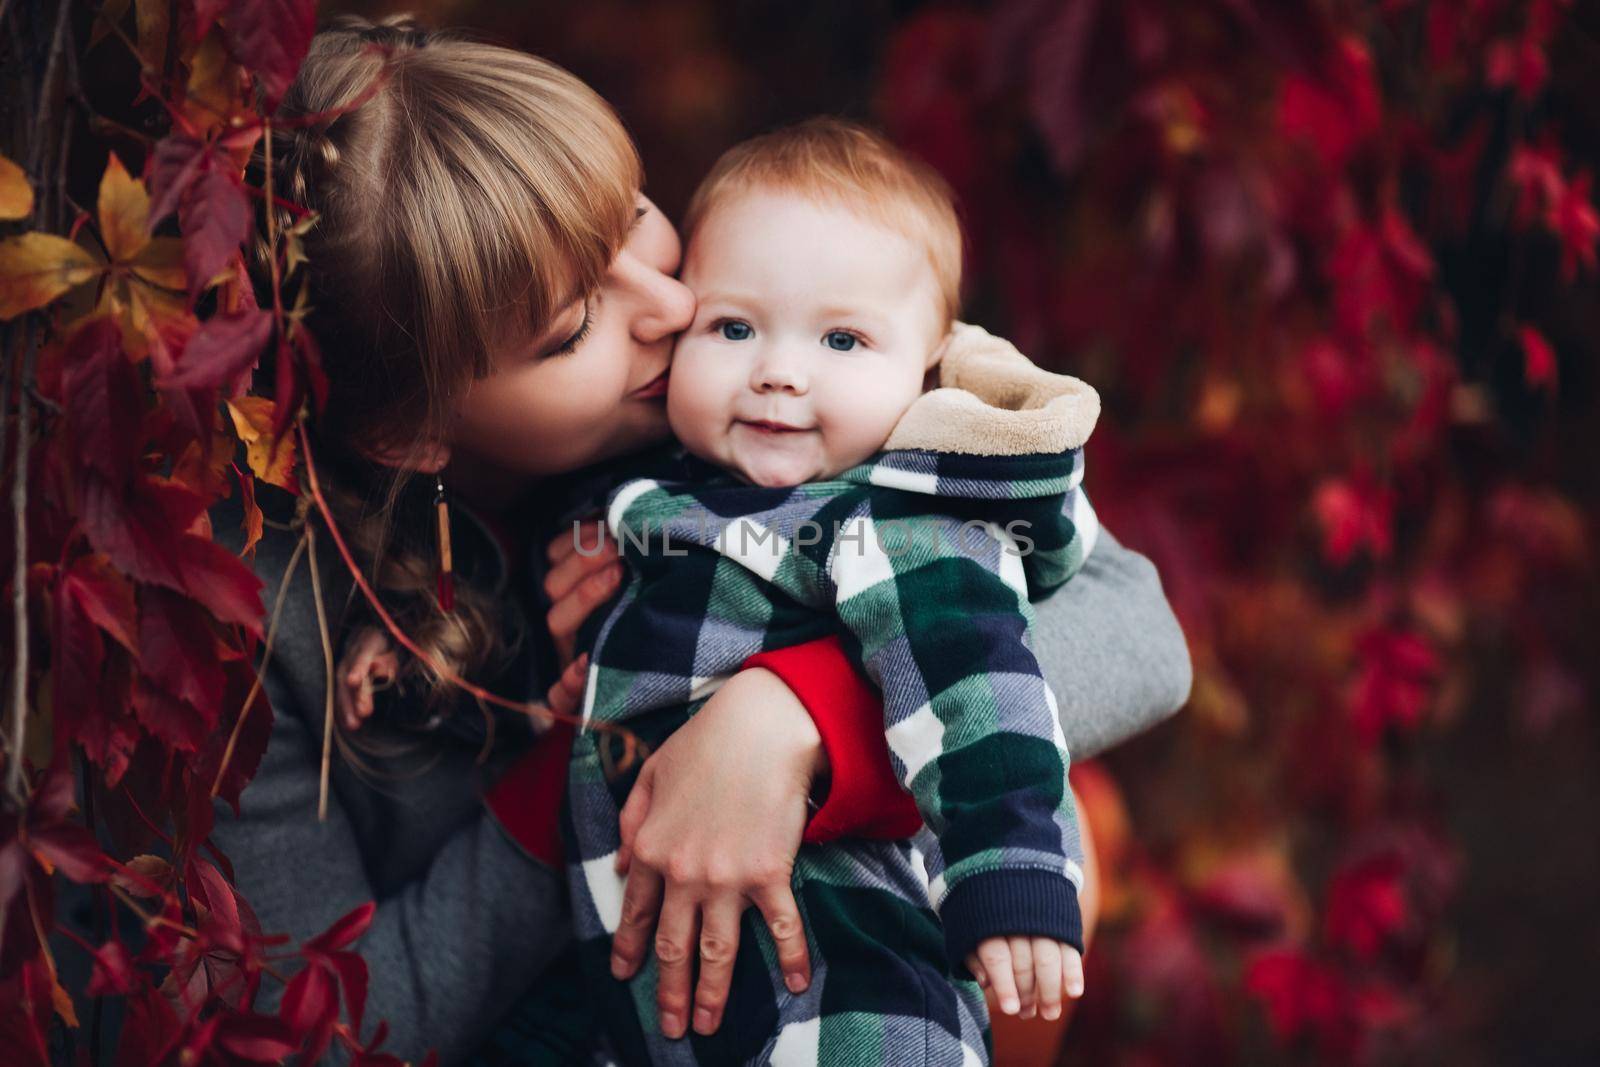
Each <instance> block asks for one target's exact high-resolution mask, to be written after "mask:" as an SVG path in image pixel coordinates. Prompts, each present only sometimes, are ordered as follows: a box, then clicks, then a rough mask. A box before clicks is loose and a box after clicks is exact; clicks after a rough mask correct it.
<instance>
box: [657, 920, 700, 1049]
mask: <svg viewBox="0 0 1600 1067" xmlns="http://www.w3.org/2000/svg"><path fill="white" fill-rule="evenodd" d="M699 935H700V902H699V901H697V900H695V899H694V898H693V897H691V896H690V895H689V894H687V893H683V892H678V893H668V894H667V897H666V900H665V902H664V903H663V904H662V905H661V917H660V918H659V919H657V920H656V942H655V944H656V970H657V974H656V1010H657V1011H659V1012H660V1013H661V1033H662V1034H663V1035H665V1036H667V1037H682V1036H683V1035H684V1033H685V1032H686V1030H687V1027H688V1020H689V989H690V982H691V981H692V979H693V969H694V958H695V955H696V953H697V950H698V948H699V940H700V937H699Z"/></svg>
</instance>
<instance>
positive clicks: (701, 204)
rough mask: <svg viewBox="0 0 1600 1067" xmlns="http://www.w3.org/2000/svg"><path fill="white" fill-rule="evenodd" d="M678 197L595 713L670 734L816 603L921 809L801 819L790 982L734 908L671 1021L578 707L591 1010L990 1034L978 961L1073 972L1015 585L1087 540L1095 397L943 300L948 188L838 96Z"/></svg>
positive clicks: (913, 1054) (946, 1047) (1016, 969)
mask: <svg viewBox="0 0 1600 1067" xmlns="http://www.w3.org/2000/svg"><path fill="white" fill-rule="evenodd" d="M685 223H686V225H685V230H686V241H687V247H686V252H685V258H684V268H683V275H682V277H683V281H684V282H685V283H686V284H687V285H688V286H689V287H690V288H691V289H692V290H693V291H694V293H695V296H696V298H697V300H698V311H697V313H696V315H695V319H694V322H693V323H692V324H691V325H690V327H689V328H688V329H687V330H686V331H685V333H684V334H683V336H682V337H681V338H680V339H679V341H678V345H677V348H676V351H675V353H674V357H673V362H672V368H671V375H670V379H669V392H668V398H667V411H668V416H669V419H670V422H671V425H672V429H673V431H674V433H675V434H676V436H677V438H678V440H679V441H680V442H681V444H682V446H683V451H682V452H681V453H675V454H674V455H673V456H672V463H671V465H670V466H669V468H667V471H666V476H663V477H658V478H654V479H634V480H632V481H629V482H626V483H624V484H622V485H621V486H619V487H618V488H616V489H615V490H613V491H612V492H611V493H610V494H609V496H608V499H607V508H606V512H607V523H608V527H609V529H610V531H611V533H612V535H613V536H615V537H616V538H617V540H618V543H619V547H620V549H621V550H622V554H623V556H624V558H626V559H627V561H628V563H629V570H630V572H631V576H630V580H629V581H628V583H627V584H626V585H625V587H624V588H623V590H622V592H621V594H620V597H619V599H618V601H617V602H616V604H615V606H614V607H613V608H612V610H611V611H610V613H609V615H607V616H605V617H604V619H603V621H600V620H598V619H597V620H596V621H597V622H598V627H597V629H596V628H594V627H591V629H590V630H589V632H588V633H589V635H592V645H593V647H592V649H591V652H590V658H589V668H588V677H587V684H586V686H585V689H584V693H583V697H582V705H581V708H582V714H583V717H584V719H585V720H586V721H594V720H600V721H609V722H623V723H626V724H627V725H628V727H629V728H630V729H632V730H633V731H634V732H636V733H638V734H639V735H640V736H642V737H644V738H645V739H646V740H647V741H651V742H652V743H659V740H660V739H661V738H662V737H664V736H666V735H668V734H670V733H671V732H672V730H673V729H675V728H676V727H677V726H679V725H681V724H682V723H683V722H685V721H686V720H687V719H688V717H689V716H690V715H692V714H693V713H694V712H695V711H696V710H697V709H698V708H699V706H700V705H701V704H703V703H704V701H705V700H706V698H707V697H709V695H710V694H711V693H712V692H714V691H715V689H716V688H717V687H718V686H719V685H720V684H721V683H722V682H723V681H725V680H726V679H727V678H728V677H731V676H732V675H733V674H734V673H735V672H736V671H737V670H738V669H739V668H740V666H741V664H742V663H743V661H744V660H745V659H746V658H747V657H749V656H751V655H753V654H755V653H757V652H760V651H762V650H764V649H771V648H781V647H786V646H789V645H794V644H799V643H802V642H805V641H809V640H811V639H813V638H816V637H820V636H823V635H825V634H828V633H838V634H840V635H841V637H842V639H843V644H844V647H845V649H846V651H847V653H849V654H850V655H852V656H853V657H854V658H855V659H856V661H857V662H858V663H859V664H860V666H861V667H862V669H863V670H864V671H865V672H866V673H867V675H868V676H869V677H870V678H871V679H872V680H873V681H874V682H875V683H876V684H877V685H878V686H879V688H880V689H881V690H882V692H883V701H884V722H885V727H886V736H887V739H888V743H889V750H890V752H891V754H892V759H893V763H894V769H895V771H896V773H897V774H898V775H899V777H900V778H901V781H902V782H903V783H904V785H905V786H906V788H907V789H908V790H909V791H910V792H911V794H912V795H913V798H914V799H915V801H916V803H917V807H918V809H919V810H920V812H921V813H922V816H923V820H924V822H925V827H924V829H923V830H922V831H921V832H920V833H919V834H918V835H917V836H916V837H915V838H914V839H913V840H911V841H901V842H884V841H861V840H849V841H839V842H834V843H831V844H828V845H807V846H805V847H803V848H802V850H801V852H800V854H799V855H798V856H797V857H796V861H795V874H794V889H795V895H796V897H797V899H798V900H799V902H800V906H801V910H802V912H803V914H804V915H805V917H806V920H807V930H808V934H809V936H810V938H811V951H812V961H813V968H814V975H815V978H814V980H813V982H812V984H811V986H810V987H809V988H808V989H806V990H805V991H804V992H802V993H799V994H794V993H791V992H790V991H789V990H788V989H787V988H786V987H785V985H784V982H783V977H782V975H781V973H780V972H779V971H778V969H777V968H776V966H775V962H776V961H775V959H774V956H773V951H772V944H771V941H770V938H769V937H768V936H767V935H766V932H765V930H764V929H757V928H756V927H759V924H754V925H753V926H752V925H747V926H746V927H745V929H746V931H747V934H748V936H746V937H745V938H744V939H743V942H742V944H741V947H740V950H739V953H740V959H739V961H738V962H737V963H736V965H735V968H734V984H733V988H732V989H731V990H730V998H729V1002H728V1011H727V1013H726V1016H725V1018H726V1022H725V1023H724V1027H723V1030H722V1032H720V1033H718V1034H717V1035H714V1037H706V1036H702V1035H698V1034H692V1035H690V1037H689V1039H688V1040H678V1041H674V1040H668V1039H667V1038H665V1037H664V1036H663V1035H662V1034H661V1033H659V1031H657V1030H656V1029H655V1003H654V996H655V994H654V981H653V968H648V967H647V971H646V973H645V974H643V975H641V976H640V977H638V978H636V979H635V980H633V981H631V982H628V983H621V982H617V981H615V980H613V979H612V978H611V977H610V975H609V971H608V968H607V960H608V958H609V954H610V952H609V949H610V939H611V935H612V934H613V933H614V932H615V930H616V928H617V925H618V919H619V911H620V904H621V896H622V892H621V883H620V880H619V879H618V876H617V875H616V873H615V871H614V867H613V860H614V857H615V853H616V850H617V848H618V845H619V834H618V826H617V819H618V812H619V810H620V808H621V805H622V803H623V802H624V801H625V800H626V797H627V792H628V789H629V788H630V786H631V781H632V778H631V776H624V777H620V778H619V777H617V776H615V775H609V774H607V773H606V766H607V764H608V763H609V759H608V758H607V757H608V753H606V752H605V751H604V750H605V749H606V747H607V746H608V745H609V744H610V743H611V741H610V735H608V734H606V733H604V732H601V731H593V730H588V731H583V732H581V733H580V734H579V736H578V738H577V741H576V743H575V745H574V751H573V757H572V764H571V768H570V774H569V784H568V790H569V794H568V800H569V803H568V806H567V814H566V818H565V822H566V825H565V827H564V830H565V836H566V839H567V848H568V865H569V871H570V875H571V877H570V884H571V888H572V894H573V903H574V909H573V910H574V921H575V923H576V927H577V932H578V936H579V938H580V941H581V942H582V956H583V958H584V960H585V965H586V969H587V970H588V971H589V973H590V975H591V977H593V978H594V980H595V982H596V984H597V989H598V990H599V992H600V996H601V997H602V998H603V1002H602V1005H601V1010H602V1017H604V1018H606V1019H607V1020H608V1023H609V1024H610V1028H611V1036H612V1037H613V1039H614V1040H616V1041H617V1043H618V1045H619V1051H620V1052H622V1053H623V1055H624V1057H625V1058H626V1059H628V1060H629V1061H630V1062H631V1061H633V1060H640V1061H643V1060H647V1059H648V1060H649V1061H651V1062H663V1063H686V1064H690V1063H703V1062H711V1061H717V1062H720V1061H722V1060H723V1059H729V1060H732V1061H735V1062H739V1061H751V1062H768V1061H771V1062H784V1063H788V1062H806V1063H844V1062H869V1061H870V1062H881V1063H907V1064H911V1063H917V1064H921V1063H951V1064H966V1063H982V1062H987V1060H988V1050H989V1038H988V1026H987V1013H986V1008H985V1005H984V1001H983V995H982V992H981V990H980V988H979V985H978V983H977V982H974V981H973V980H971V978H972V977H976V978H978V979H979V980H980V981H982V982H984V983H986V984H987V985H989V986H990V987H992V988H994V989H995V990H996V992H997V993H998V994H999V995H1000V997H1001V1001H1002V1005H1003V1007H1005V1008H1006V1010H1008V1011H1015V1010H1017V1008H1016V1001H1017V997H1016V993H1015V991H1016V990H1017V989H1018V988H1019V987H1021V988H1028V987H1030V986H1031V987H1032V988H1033V989H1034V991H1035V994H1034V995H1035V997H1037V999H1038V1000H1039V1001H1041V1002H1045V1003H1059V1001H1060V1000H1061V997H1062V994H1063V993H1065V995H1067V996H1077V995H1079V994H1080V993H1081V991H1082V985H1083V977H1082V961H1081V957H1080V952H1081V950H1082V933H1081V921H1080V918H1079V911H1078V903H1077V890H1078V887H1079V886H1080V885H1081V883H1082V872H1081V868H1080V866H1079V864H1080V861H1081V856H1080V852H1079V844H1078V834H1077V826H1076V816H1075V812H1074V810H1073V802H1072V794H1071V792H1070V791H1069V790H1068V789H1067V786H1066V772H1067V764H1068V758H1067V752H1066V748H1065V742H1064V739H1063V737H1062V735H1061V731H1060V727H1059V724H1058V721H1057V708H1056V702H1055V698H1054V696H1053V695H1052V694H1051V691H1050V689H1049V686H1048V685H1047V684H1046V683H1045V681H1044V678H1043V676H1042V674H1041V672H1040V669H1039V665H1038V663H1037V662H1036V660H1035V658H1034V656H1033V653H1032V651H1031V644H1032V638H1031V624H1032V618H1033V615H1032V610H1031V607H1030V601H1032V600H1038V599H1041V598H1042V597H1044V596H1046V595H1048V594H1049V593H1050V592H1052V591H1053V590H1054V589H1056V588H1058V587H1059V586H1060V585H1061V584H1062V583H1063V582H1065V581H1066V580H1067V579H1068V578H1069V577H1071V575H1072V574H1073V573H1075V572H1076V570H1077V569H1078V568H1079V567H1080V566H1081V565H1082V562H1083V559H1084V558H1085V556H1086V555H1087V553H1088V552H1089V550H1090V548H1091V547H1092V545H1093V541H1094V535H1095V532H1096V530H1097V526H1096V524H1095V519H1094V513H1093V511H1092V509H1091V508H1090V507H1089V505H1088V501H1087V499H1086V498H1085V497H1084V495H1083V494H1082V493H1081V491H1080V489H1079V484H1080V482H1081V479H1082V452H1081V446H1082V444H1083V442H1084V440H1085V439H1086V438H1087V437H1088V435H1089V432H1090V431H1091V429H1092V428H1093V425H1094V422H1095V419H1096V418H1097V417H1098V413H1099V400H1098V397H1097V396H1096V395H1095V393H1094V391H1093V390H1092V389H1090V388H1089V387H1088V386H1086V385H1085V384H1083V383H1082V382H1080V381H1078V380H1076V379H1073V378H1068V377H1065V376H1062V375H1055V374H1049V373H1046V372H1044V371H1042V370H1040V369H1039V368H1037V367H1035V366H1034V365H1033V364H1032V363H1030V362H1029V361H1028V360H1026V359H1025V358H1023V357H1022V356H1021V355H1020V354H1019V353H1017V351H1016V350H1015V349H1014V348H1012V347H1011V346H1010V345H1008V344H1006V343H1005V342H1003V341H1000V340H998V339H996V338H993V337H991V336H989V335H988V334H987V333H985V332H984V331H982V330H980V329H977V328H976V327H972V326H965V325H961V324H959V323H957V322H955V315H956V312H957V310H958V304H959V289H960V277H961V254H962V247H961V235H960V229H959V226H958V223H957V220H956V216H955V211H954V208H953V205H952V202H951V196H950V194H949V191H948V189H947V188H946V187H945V186H944V184H943V182H941V181H940V180H939V179H938V178H937V177H936V176H935V175H933V174H932V172H931V171H929V170H928V169H927V168H925V167H923V166H921V165H920V164H917V163H916V162H915V161H912V160H910V159H909V158H907V157H905V156H904V155H903V154H902V153H900V152H899V151H898V150H897V149H895V148H893V147H892V146H891V145H889V144H888V143H887V142H885V141H884V140H882V139H881V138H879V137H878V136H876V135H874V134H872V133H870V132H868V131H866V130H864V129H862V128H860V127H857V126H853V125H850V124H848V123H844V122H840V121H835V120H825V119H824V120H812V121H810V122H807V123H803V124H801V125H800V126H797V127H793V128H790V129H787V130H782V131H779V132H777V133H774V134H770V135H768V136H765V137H761V138H757V139H755V140H753V141H750V142H747V143H745V144H742V145H740V146H738V147H736V148H734V149H733V150H732V151H730V152H729V153H727V154H726V155H725V156H724V157H723V158H722V159H721V160H720V161H719V162H718V163H717V165H716V167H715V168H714V169H713V170H712V172H711V174H710V175H709V176H708V177H707V179H706V180H705V182H704V183H703V184H702V185H701V187H700V189H699V190H698V192H697V193H696V194H695V197H694V199H693V202H692V203H691V205H690V208H689V212H688V216H687V218H686V220H685ZM935 377H936V380H937V383H938V385H939V388H934V389H932V390H931V391H925V386H926V385H927V384H929V382H930V380H933V379H935ZM389 670H390V671H391V672H392V665H390V667H389ZM735 758H736V757H735ZM969 976H971V977H969Z"/></svg>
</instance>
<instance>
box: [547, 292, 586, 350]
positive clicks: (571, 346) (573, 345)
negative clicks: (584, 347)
mask: <svg viewBox="0 0 1600 1067" xmlns="http://www.w3.org/2000/svg"><path fill="white" fill-rule="evenodd" d="M594 303H595V302H594V300H585V301H584V302H583V322H582V323H581V324H579V326H578V328H577V329H576V330H574V331H573V333H572V335H571V336H569V337H568V338H567V339H566V340H565V341H562V342H561V344H559V345H558V346H556V347H555V348H552V349H551V350H550V351H549V352H548V353H546V356H547V357H548V356H564V355H567V354H568V353H570V352H573V351H574V350H576V349H577V347H578V346H579V345H581V344H583V340H584V338H586V337H588V336H589V328H590V327H591V326H593V325H594Z"/></svg>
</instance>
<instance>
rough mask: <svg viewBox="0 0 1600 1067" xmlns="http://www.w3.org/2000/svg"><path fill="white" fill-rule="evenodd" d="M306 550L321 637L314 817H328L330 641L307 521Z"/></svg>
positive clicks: (314, 530)
mask: <svg viewBox="0 0 1600 1067" xmlns="http://www.w3.org/2000/svg"><path fill="white" fill-rule="evenodd" d="M305 546H306V554H307V555H309V556H310V557H311V599H312V602H313V603H315V604H316V607H317V633H318V636H320V637H321V638H322V667H323V677H324V682H325V685H324V687H323V693H322V777H321V780H320V782H319V784H318V786H317V821H318V822H327V821H328V773H329V770H330V768H331V766H332V763H333V760H332V755H333V642H332V640H331V639H330V638H329V637H328V613H327V609H326V608H325V607H324V606H323V603H322V576H321V575H320V574H319V573H318V570H319V568H318V566H317V528H316V527H315V526H313V525H312V524H311V523H309V522H308V523H306V535H305Z"/></svg>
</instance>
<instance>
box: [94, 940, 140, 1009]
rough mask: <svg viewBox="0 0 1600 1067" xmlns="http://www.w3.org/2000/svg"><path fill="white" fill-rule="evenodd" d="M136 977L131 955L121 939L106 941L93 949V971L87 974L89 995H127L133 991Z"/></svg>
mask: <svg viewBox="0 0 1600 1067" xmlns="http://www.w3.org/2000/svg"><path fill="white" fill-rule="evenodd" d="M138 979H139V975H138V972H136V971H135V970H134V969H133V957H132V956H130V955H129V954H128V946H127V945H124V944H123V943H122V942H121V941H107V942H106V943H105V944H103V945H101V946H100V947H99V948H97V949H95V950H94V973H93V974H92V975H90V976H89V995H90V996H91V997H101V996H106V995H107V994H112V995H116V996H127V995H128V994H129V993H132V992H133V990H134V987H135V983H136V982H137V981H138Z"/></svg>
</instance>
